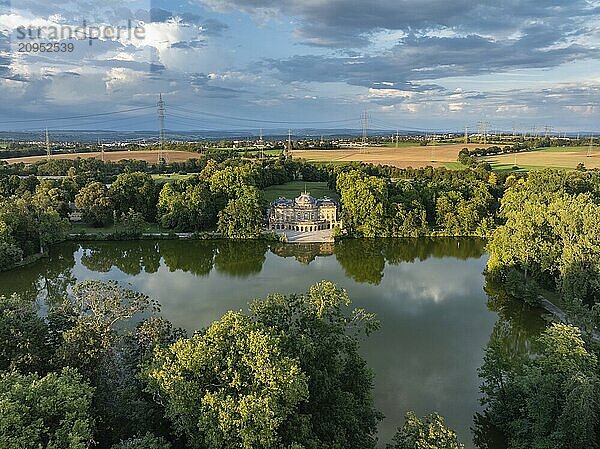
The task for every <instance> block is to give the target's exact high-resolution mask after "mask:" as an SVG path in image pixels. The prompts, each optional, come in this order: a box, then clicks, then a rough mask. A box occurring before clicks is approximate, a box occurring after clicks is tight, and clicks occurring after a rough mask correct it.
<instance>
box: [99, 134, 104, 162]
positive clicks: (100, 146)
mask: <svg viewBox="0 0 600 449" xmlns="http://www.w3.org/2000/svg"><path fill="white" fill-rule="evenodd" d="M98 147H99V148H100V154H101V155H102V162H104V147H103V146H102V144H101V143H100V137H98Z"/></svg>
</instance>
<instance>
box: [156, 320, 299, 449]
mask: <svg viewBox="0 0 600 449" xmlns="http://www.w3.org/2000/svg"><path fill="white" fill-rule="evenodd" d="M145 375H146V376H147V378H148V380H149V382H150V384H151V386H152V390H153V391H155V392H156V393H157V394H159V395H160V396H161V397H162V398H163V400H164V401H165V403H166V410H167V414H168V416H169V417H170V418H171V420H172V421H173V423H174V425H175V427H176V428H178V429H179V430H180V431H181V432H183V433H184V434H185V435H186V436H187V441H188V443H189V444H190V446H191V447H194V448H215V449H216V448H219V449H221V448H244V449H252V448H257V447H261V448H276V447H281V446H280V445H279V444H280V437H279V435H278V431H279V427H280V426H281V423H282V422H283V421H285V420H286V419H287V418H289V417H290V415H292V414H293V413H294V412H295V409H296V406H297V405H298V404H299V403H300V402H302V401H303V400H305V399H306V396H307V385H306V376H305V375H304V374H303V373H302V372H301V371H300V369H299V367H298V362H297V361H296V360H294V359H292V358H290V357H288V356H286V355H285V353H284V352H283V351H282V348H281V343H280V340H279V338H278V337H277V336H275V335H274V334H273V333H272V332H271V331H270V330H269V329H268V328H266V327H264V326H262V325H261V324H259V323H256V322H253V321H252V320H251V319H250V318H249V317H247V316H244V315H242V314H240V313H234V312H229V313H227V314H226V315H225V316H223V317H222V318H221V319H220V320H219V321H217V322H215V323H213V324H212V325H211V326H210V327H209V328H208V329H207V330H206V331H205V332H203V333H202V334H198V335H196V336H194V337H192V338H191V339H184V340H179V341H177V342H176V343H174V344H173V345H172V346H171V347H169V348H167V349H165V350H163V351H159V352H157V353H156V356H155V359H154V360H153V362H152V363H151V365H149V366H148V367H147V368H146V371H145Z"/></svg>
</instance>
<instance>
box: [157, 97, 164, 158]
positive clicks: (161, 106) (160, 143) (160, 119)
mask: <svg viewBox="0 0 600 449" xmlns="http://www.w3.org/2000/svg"><path fill="white" fill-rule="evenodd" d="M157 107H158V126H159V127H160V130H159V134H158V147H159V151H158V163H159V164H160V163H161V162H162V161H163V160H164V154H163V153H164V146H165V101H164V100H163V97H162V94H160V95H159V97H158V103H157Z"/></svg>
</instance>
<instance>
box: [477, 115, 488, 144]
mask: <svg viewBox="0 0 600 449" xmlns="http://www.w3.org/2000/svg"><path fill="white" fill-rule="evenodd" d="M488 125H489V123H488V122H486V121H485V120H480V121H479V123H478V126H479V134H480V135H481V136H482V137H483V144H484V145H487V128H488Z"/></svg>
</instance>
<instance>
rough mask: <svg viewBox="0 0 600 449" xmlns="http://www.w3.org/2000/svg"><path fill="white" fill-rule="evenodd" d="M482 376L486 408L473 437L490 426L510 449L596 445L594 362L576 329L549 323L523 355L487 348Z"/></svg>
mask: <svg viewBox="0 0 600 449" xmlns="http://www.w3.org/2000/svg"><path fill="white" fill-rule="evenodd" d="M480 376H481V377H482V378H483V384H482V392H483V393H484V397H483V403H484V405H486V409H485V411H484V413H483V414H481V415H478V416H477V418H476V429H477V430H476V434H481V429H482V428H483V429H485V428H488V427H490V426H493V427H495V428H496V429H499V430H500V432H502V434H503V435H504V438H505V440H506V442H507V446H508V448H509V449H518V448H524V447H531V448H556V449H569V448H574V447H578V448H579V447H581V448H584V447H585V448H592V449H593V448H597V447H598V446H599V441H598V434H599V432H600V420H599V416H598V404H599V400H600V379H599V377H598V358H597V356H596V354H594V352H592V351H591V350H590V349H589V348H588V347H587V345H586V344H585V342H584V340H583V339H582V338H581V332H580V330H579V329H577V328H576V327H573V326H568V325H563V324H554V325H552V326H551V327H549V328H548V329H547V330H546V331H545V332H544V333H543V334H542V335H541V336H540V337H539V338H538V339H537V341H536V344H535V352H534V353H533V354H528V355H527V357H513V356H511V355H510V354H508V353H507V352H506V351H503V350H502V348H501V347H499V346H498V345H493V346H489V347H488V348H487V350H486V356H485V359H484V365H483V367H482V369H481V372H480ZM479 439H481V437H479Z"/></svg>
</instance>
